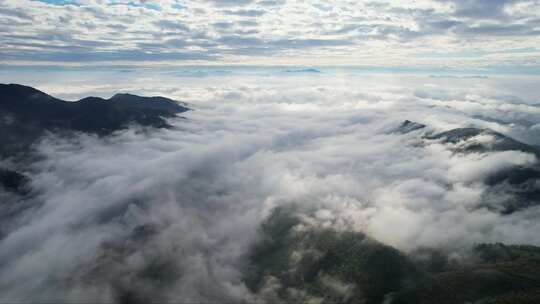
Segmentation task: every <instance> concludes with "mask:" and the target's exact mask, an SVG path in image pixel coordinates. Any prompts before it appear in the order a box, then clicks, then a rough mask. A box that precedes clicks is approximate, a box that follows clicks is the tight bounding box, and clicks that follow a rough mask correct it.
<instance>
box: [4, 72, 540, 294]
mask: <svg viewBox="0 0 540 304" xmlns="http://www.w3.org/2000/svg"><path fill="white" fill-rule="evenodd" d="M153 73H155V71H139V72H135V73H126V74H124V77H122V78H120V79H117V78H119V77H117V74H115V73H112V74H108V73H105V74H103V73H98V74H96V75H94V76H93V77H95V78H92V76H86V77H89V78H92V79H98V80H99V82H103V81H104V80H107V79H117V82H110V83H109V85H108V86H101V87H100V86H93V83H94V81H92V80H89V79H88V78H86V79H85V81H84V83H85V86H82V87H80V88H79V87H78V83H79V82H80V79H71V80H70V82H67V83H66V84H65V87H66V88H68V93H66V94H67V95H70V96H76V95H86V94H88V93H97V94H107V92H109V91H110V90H116V88H122V90H123V91H125V90H127V91H132V92H134V93H145V94H152V95H155V94H159V93H160V92H161V93H162V94H165V95H168V96H171V97H176V98H179V99H182V100H184V101H189V102H191V103H192V105H193V107H194V108H196V111H191V112H187V113H185V116H186V118H187V120H186V119H176V120H173V121H171V122H172V123H173V124H174V125H175V128H173V129H170V130H154V131H150V132H140V130H136V129H130V130H126V131H121V132H118V133H117V134H115V135H114V136H112V137H109V138H96V137H92V136H87V135H81V136H79V137H77V138H75V139H71V140H62V139H58V138H54V137H52V138H49V139H48V140H46V141H44V142H42V143H41V144H40V145H38V146H37V147H36V148H37V150H38V151H39V153H41V155H42V156H43V158H42V159H40V160H39V161H37V162H36V163H34V164H33V165H32V166H31V167H30V169H29V170H32V172H33V174H32V176H33V181H32V186H33V187H34V189H35V192H34V196H33V197H32V198H29V199H28V200H29V201H27V203H32V204H31V205H33V206H34V207H33V208H30V209H28V210H27V211H25V212H24V213H23V214H22V215H20V216H18V217H17V218H16V222H15V223H14V225H13V226H10V227H12V228H11V230H10V231H7V232H8V233H7V235H6V236H5V238H4V239H3V240H2V242H0V260H2V261H9V263H0V286H7V287H5V289H3V290H2V292H1V293H0V294H1V295H2V298H0V300H2V301H15V300H19V301H32V300H36V299H38V297H39V299H40V300H41V301H44V300H46V301H53V302H54V301H59V300H63V301H66V300H70V299H77V300H80V299H88V300H89V301H94V302H111V301H112V300H118V297H119V295H124V296H125V294H126V292H127V291H129V290H139V291H142V292H141V294H144V295H146V296H147V297H148V298H145V299H142V301H149V300H153V301H167V300H168V301H172V300H175V299H178V297H179V296H180V297H182V299H185V300H187V301H192V302H195V301H197V302H201V301H203V302H212V301H223V300H224V299H226V300H228V301H238V300H240V299H248V298H251V297H255V296H256V295H252V294H250V292H249V291H248V289H247V288H246V287H245V286H244V284H243V282H242V267H244V266H245V265H244V264H243V263H244V262H245V260H244V254H245V252H246V250H247V248H248V247H249V245H250V244H252V242H253V240H254V239H255V238H256V237H257V229H258V227H259V225H260V223H261V222H262V221H263V220H264V219H265V218H266V217H267V216H268V214H269V212H271V210H272V208H273V207H276V206H288V205H295V206H296V207H297V210H298V212H300V213H302V214H303V220H304V221H305V223H311V224H312V225H321V226H323V227H334V228H336V229H346V230H351V229H352V230H357V231H363V232H365V233H367V234H368V235H370V236H371V237H373V238H375V239H377V240H380V241H382V242H384V243H386V244H389V245H392V246H395V247H397V248H399V249H401V250H403V251H410V250H414V249H416V248H418V247H440V248H446V249H448V250H455V251H459V250H461V249H462V248H464V247H467V246H470V245H471V244H474V243H477V242H498V241H500V242H506V243H528V244H536V245H540V237H539V236H540V234H539V233H538V232H539V231H540V225H539V223H538V221H537V216H538V215H539V212H540V208H539V207H531V208H529V209H527V210H526V211H524V212H515V213H513V214H510V215H501V214H499V213H497V212H495V211H492V210H488V209H486V208H480V206H479V201H480V199H481V196H482V193H483V191H484V190H485V187H486V186H485V185H484V184H483V183H482V179H483V178H484V177H485V176H486V175H488V174H490V173H491V172H493V170H497V169H501V168H504V167H506V166H509V165H521V164H528V163H530V162H531V161H532V160H533V159H534V157H533V156H531V155H528V154H525V153H520V152H497V153H488V154H468V155H464V154H459V153H453V151H452V149H451V148H452V147H450V146H447V145H443V144H441V143H438V142H429V143H428V142H425V141H422V140H421V139H420V137H419V136H420V134H418V133H410V134H405V135H402V134H394V133H391V132H390V131H391V130H392V129H393V128H395V127H396V126H398V125H399V124H400V123H401V122H402V121H403V120H404V119H410V120H415V121H418V122H421V123H427V124H429V127H428V128H429V129H434V130H445V129H448V128H451V127H462V126H468V125H469V124H476V125H478V126H488V125H491V124H498V123H494V122H486V121H483V120H480V119H478V118H474V117H471V116H472V115H474V114H475V112H474V111H471V112H470V113H469V112H465V111H462V108H461V107H460V104H459V103H457V104H453V103H452V102H447V103H446V102H443V103H441V102H440V100H446V99H447V98H446V97H447V96H449V95H450V96H453V97H452V98H451V100H453V99H461V98H463V96H465V97H466V96H468V95H470V94H474V96H475V98H474V99H471V100H469V101H468V102H470V103H478V104H479V105H481V106H486V105H492V104H495V105H497V106H500V105H501V104H507V103H506V102H505V101H504V100H505V99H504V98H505V97H504V96H506V97H508V96H509V95H511V96H515V97H516V98H517V97H519V98H522V99H524V100H527V101H528V99H527V95H526V94H528V93H529V92H522V91H521V90H519V89H516V84H514V83H513V82H511V81H508V80H507V81H503V80H501V79H450V80H449V79H437V78H435V79H434V78H430V77H418V76H411V78H408V79H395V78H392V77H389V76H384V75H378V76H377V75H347V76H346V77H340V76H339V74H338V73H335V74H328V75H326V74H325V73H324V71H323V73H321V75H317V76H314V75H308V76H306V75H301V76H298V75H296V76H282V74H280V73H279V72H277V75H278V76H273V75H276V74H273V73H270V74H269V75H268V74H265V76H260V75H258V76H253V75H250V74H247V75H246V74H240V75H239V74H235V73H238V71H236V72H234V71H233V73H232V74H227V76H226V77H223V76H209V77H203V78H200V77H199V78H195V79H193V78H189V77H184V76H182V77H178V76H176V74H167V71H165V72H163V71H160V72H158V73H159V75H161V76H160V77H156V75H155V74H153ZM265 73H266V72H265ZM274 73H276V72H274ZM167 75H168V76H167ZM44 79H45V78H44ZM291 80H294V81H291ZM41 81H42V82H41V84H42V85H41V86H39V87H40V88H51V91H53V92H52V93H54V91H55V90H57V91H56V92H61V91H62V90H63V89H62V87H55V86H53V85H52V83H50V82H47V80H45V82H43V81H44V80H43V79H42V80H41ZM463 81H467V82H469V83H474V84H475V85H471V86H469V87H465V88H461V89H460V87H461V83H462V82H463ZM520 81H521V80H520ZM527 81H530V82H534V81H535V79H534V78H531V79H528V80H527ZM501 83H504V84H505V85H503V86H501V85H500V84H501ZM519 85H523V83H520V84H519ZM519 85H518V87H519ZM426 87H427V88H434V87H436V88H438V89H439V91H433V92H431V94H430V95H429V96H430V97H429V98H427V97H425V96H423V95H422V96H420V97H419V96H417V95H418V94H417V92H418V91H419V89H420V88H424V89H425V88H426ZM96 88H97V89H98V90H97V91H94V90H95V89H96ZM445 90H447V91H450V92H453V94H448V93H447V92H446V91H445ZM89 91H90V92H89ZM437 92H439V93H437ZM486 94H487V95H486ZM497 94H500V95H499V96H503V97H500V98H497V97H495V95H497ZM475 100H479V101H478V102H477V101H475ZM485 100H490V101H489V102H484V101H485ZM529 110H530V108H529V107H526V106H522V107H521V106H516V107H511V110H510V111H518V112H519V111H521V112H524V113H526V112H528V111H529ZM482 111H483V110H482ZM488 112H489V111H488ZM489 114H493V115H496V118H503V117H504V114H502V113H499V112H497V111H493V112H489ZM539 122H540V121H538V116H536V120H535V121H534V123H535V124H538V123H539ZM501 125H502V124H501ZM514 128H515V127H513V126H507V131H508V132H507V133H509V134H511V133H513V132H515V130H514ZM476 139H477V140H483V141H484V142H485V141H486V140H488V139H489V138H483V137H482V138H476ZM44 261H47V262H44ZM155 272H159V280H160V281H159V282H160V283H159V284H155V282H156V280H158V279H156V277H155V275H156V274H155ZM66 284H67V286H69V288H57V287H58V286H66ZM269 284H271V282H269ZM2 288H4V287H2ZM29 297H30V298H29Z"/></svg>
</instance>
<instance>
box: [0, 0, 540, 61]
mask: <svg viewBox="0 0 540 304" xmlns="http://www.w3.org/2000/svg"><path fill="white" fill-rule="evenodd" d="M539 6H540V4H539V3H538V1H525V0H524V1H454V0H452V1H450V0H424V1H415V2H413V3H399V2H398V1H367V2H366V1H358V2H356V3H353V2H351V1H334V2H333V3H332V4H328V3H326V2H324V1H308V2H304V1H251V0H245V1H230V0H209V1H192V0H189V1H182V2H178V1H176V0H164V1H94V0H85V1H55V0H47V1H30V0H24V1H20V0H7V1H3V2H2V4H0V16H2V18H0V20H1V21H0V24H1V25H2V26H3V28H4V31H2V32H0V40H1V41H2V44H1V47H0V55H1V57H2V61H3V63H8V64H17V63H19V64H20V63H25V62H29V61H30V62H42V63H43V62H62V63H65V64H73V63H74V62H78V63H79V64H90V63H92V62H95V61H99V62H107V63H109V62H129V63H131V64H134V63H138V64H142V63H143V62H146V61H150V62H155V61H159V62H164V63H170V62H173V63H177V64H178V63H186V62H190V63H200V62H206V63H208V62H213V61H220V62H225V63H264V64H268V63H270V62H271V63H288V64H336V63H339V64H361V65H370V66H373V65H376V66H377V65H380V66H403V65H404V62H408V64H410V65H415V66H418V65H422V66H431V67H441V66H451V67H463V66H468V67H469V68H471V66H474V67H493V66H505V67H508V66H513V67H515V68H518V69H519V68H521V69H523V68H524V67H526V66H527V67H531V66H533V67H537V66H538V49H537V47H536V46H537V45H538V40H537V38H536V37H537V36H538V25H539V23H538V20H539V17H540V16H539V15H538V11H540V10H539V9H538V8H539ZM133 20H137V22H133ZM216 24H228V26H227V28H224V27H216V26H215V25H216ZM171 40H172V41H182V43H181V44H178V43H177V44H169V43H167V41H171ZM509 46H511V47H509ZM515 50H519V56H515V53H514V52H515ZM292 52H294V54H293V55H294V56H293V57H294V58H291V53H292ZM513 54H514V55H513Z"/></svg>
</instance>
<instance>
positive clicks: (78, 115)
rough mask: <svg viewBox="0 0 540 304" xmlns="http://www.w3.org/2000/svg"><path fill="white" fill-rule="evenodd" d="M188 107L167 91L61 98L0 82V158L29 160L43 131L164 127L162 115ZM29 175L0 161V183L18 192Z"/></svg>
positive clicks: (98, 131) (102, 131) (108, 131)
mask: <svg viewBox="0 0 540 304" xmlns="http://www.w3.org/2000/svg"><path fill="white" fill-rule="evenodd" d="M188 110H190V109H189V108H187V107H185V106H184V105H181V104H179V103H178V102H176V101H174V100H172V99H168V98H165V97H142V96H137V95H132V94H116V95H114V96H113V97H111V98H109V99H103V98H100V97H86V98H83V99H80V100H78V101H65V100H61V99H58V98H55V97H53V96H50V95H48V94H46V93H44V92H42V91H39V90H37V89H35V88H32V87H28V86H23V85H19V84H0V159H1V158H20V160H22V161H23V162H24V161H27V160H28V157H27V154H28V153H29V152H30V151H31V145H32V144H33V143H34V142H35V141H37V140H38V139H39V138H40V137H41V136H43V135H44V134H46V132H48V131H50V132H55V133H57V134H58V133H62V132H64V133H65V132H68V133H69V132H73V131H76V132H84V133H91V134H97V135H100V136H104V135H108V134H111V133H112V132H114V131H117V130H120V129H123V128H126V127H128V126H129V125H131V124H136V125H140V126H145V127H156V128H167V127H169V124H168V123H167V121H166V118H171V117H174V116H176V115H177V114H179V113H183V112H186V111H188ZM26 180H27V178H26V177H25V176H24V175H22V174H21V173H19V172H16V171H13V170H7V169H5V168H1V167H0V187H2V188H4V189H5V190H8V191H13V192H22V190H21V189H22V187H23V185H24V183H25V182H26Z"/></svg>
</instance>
